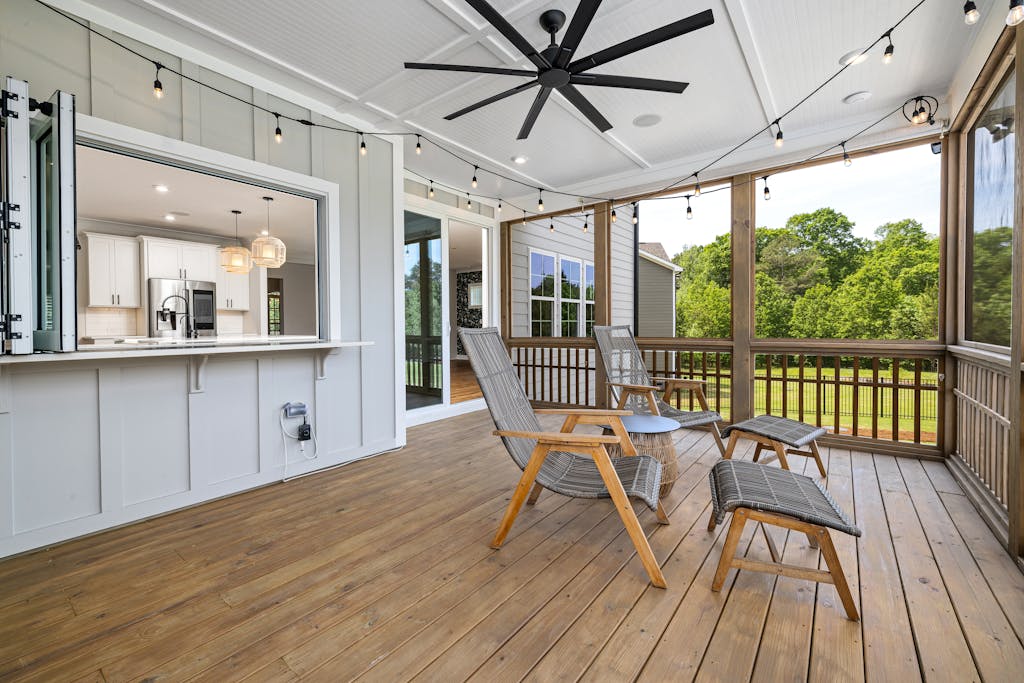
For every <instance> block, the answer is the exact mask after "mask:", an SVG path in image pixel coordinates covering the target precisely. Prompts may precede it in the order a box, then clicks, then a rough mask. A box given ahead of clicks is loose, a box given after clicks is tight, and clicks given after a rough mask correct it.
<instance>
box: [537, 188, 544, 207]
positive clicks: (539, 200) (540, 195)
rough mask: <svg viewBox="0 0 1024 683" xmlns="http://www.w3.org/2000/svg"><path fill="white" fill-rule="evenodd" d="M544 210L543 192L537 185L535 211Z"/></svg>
mask: <svg viewBox="0 0 1024 683" xmlns="http://www.w3.org/2000/svg"><path fill="white" fill-rule="evenodd" d="M543 210H544V192H543V191H542V190H541V189H540V188H539V187H538V188H537V212H538V213H540V212H541V211H543Z"/></svg>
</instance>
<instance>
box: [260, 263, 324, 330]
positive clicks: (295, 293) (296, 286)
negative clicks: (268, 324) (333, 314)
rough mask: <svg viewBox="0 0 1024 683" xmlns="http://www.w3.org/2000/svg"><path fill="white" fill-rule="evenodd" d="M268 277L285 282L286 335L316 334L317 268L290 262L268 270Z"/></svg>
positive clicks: (284, 321)
mask: <svg viewBox="0 0 1024 683" xmlns="http://www.w3.org/2000/svg"><path fill="white" fill-rule="evenodd" d="M267 277H277V278H281V280H283V283H282V285H283V287H284V320H283V323H284V325H283V328H284V331H283V333H284V334H316V267H315V266H312V265H309V264H306V263H295V262H293V261H289V262H287V263H285V264H284V265H283V266H281V267H280V268H268V269H267Z"/></svg>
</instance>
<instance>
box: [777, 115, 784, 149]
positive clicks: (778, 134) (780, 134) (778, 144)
mask: <svg viewBox="0 0 1024 683" xmlns="http://www.w3.org/2000/svg"><path fill="white" fill-rule="evenodd" d="M775 127H776V128H778V129H779V132H778V133H776V134H775V147H776V148H779V147H782V142H783V137H782V125H781V124H780V123H779V119H775Z"/></svg>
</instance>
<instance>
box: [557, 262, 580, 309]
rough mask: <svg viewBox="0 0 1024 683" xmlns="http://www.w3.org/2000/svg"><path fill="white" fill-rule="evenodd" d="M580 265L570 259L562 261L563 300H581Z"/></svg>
mask: <svg viewBox="0 0 1024 683" xmlns="http://www.w3.org/2000/svg"><path fill="white" fill-rule="evenodd" d="M580 275H581V273H580V263H579V261H572V260H570V259H562V298H563V299H575V300H579V298H580V286H581V282H580Z"/></svg>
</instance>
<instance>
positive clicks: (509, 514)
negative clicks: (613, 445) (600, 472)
mask: <svg viewBox="0 0 1024 683" xmlns="http://www.w3.org/2000/svg"><path fill="white" fill-rule="evenodd" d="M550 448H551V447H550V446H545V445H543V444H537V446H536V448H534V449H533V454H532V455H531V456H530V461H529V462H528V463H526V468H525V469H523V476H521V477H520V478H519V485H518V486H516V490H515V491H513V492H512V499H511V500H510V501H509V502H508V509H506V510H505V516H504V517H503V518H502V520H501V524H500V525H498V532H497V533H496V534H495V535H494V540H493V541H491V547H492V548H494V549H495V550H497V549H498V548H500V547H501V544H502V543H504V542H505V537H506V536H508V532H509V529H511V528H512V523H513V522H515V521H516V515H518V514H519V509H520V508H521V507H523V502H524V501H525V500H526V497H527V496H528V495H529V494H530V488H531V487H532V486H533V480H534V479H536V478H537V472H539V471H540V466H541V465H543V464H544V458H546V457H547V456H548V450H550ZM610 464H611V463H609V465H610Z"/></svg>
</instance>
